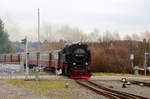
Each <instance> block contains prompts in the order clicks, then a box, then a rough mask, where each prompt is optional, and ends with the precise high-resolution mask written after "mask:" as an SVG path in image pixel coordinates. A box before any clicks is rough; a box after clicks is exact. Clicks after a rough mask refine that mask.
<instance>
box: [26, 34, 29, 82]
mask: <svg viewBox="0 0 150 99" xmlns="http://www.w3.org/2000/svg"><path fill="white" fill-rule="evenodd" d="M25 39H26V44H25V45H26V52H25V55H26V73H25V80H28V76H29V68H28V40H27V37H26V38H25Z"/></svg>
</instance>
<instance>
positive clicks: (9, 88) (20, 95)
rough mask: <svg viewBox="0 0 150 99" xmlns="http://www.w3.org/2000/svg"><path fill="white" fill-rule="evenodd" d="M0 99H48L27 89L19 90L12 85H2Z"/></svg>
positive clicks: (0, 84) (2, 83)
mask: <svg viewBox="0 0 150 99" xmlns="http://www.w3.org/2000/svg"><path fill="white" fill-rule="evenodd" d="M0 86H1V87H0V99H48V98H47V97H46V96H42V95H39V94H36V93H33V92H31V91H29V90H28V89H26V88H19V87H16V86H14V85H12V84H10V83H6V82H5V83H4V82H1V83H0Z"/></svg>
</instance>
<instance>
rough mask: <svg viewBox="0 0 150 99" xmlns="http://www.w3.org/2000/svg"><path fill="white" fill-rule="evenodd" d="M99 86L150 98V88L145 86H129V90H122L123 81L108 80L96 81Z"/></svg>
mask: <svg viewBox="0 0 150 99" xmlns="http://www.w3.org/2000/svg"><path fill="white" fill-rule="evenodd" d="M95 82H96V83H98V84H102V85H103V86H105V87H109V88H112V87H113V88H112V89H114V90H118V91H122V92H128V93H133V94H136V95H141V96H145V97H149V98H150V88H149V87H145V86H138V85H134V84H131V85H129V86H127V88H122V82H121V81H111V80H109V81H106V80H104V81H103V80H101V81H95Z"/></svg>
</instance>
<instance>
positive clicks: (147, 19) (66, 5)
mask: <svg viewBox="0 0 150 99" xmlns="http://www.w3.org/2000/svg"><path fill="white" fill-rule="evenodd" d="M37 8H40V12H41V26H42V25H44V24H51V25H69V26H72V27H78V28H80V29H82V30H83V31H84V32H90V31H92V30H93V29H94V28H98V29H99V30H100V31H101V32H103V31H105V30H109V31H112V32H113V31H118V32H120V33H122V34H123V33H141V32H143V31H145V30H149V27H150V13H149V9H150V0H0V17H1V18H2V20H3V21H4V23H5V26H6V29H7V30H8V32H9V33H10V39H11V40H20V39H22V38H23V37H24V36H25V35H29V36H30V39H34V37H35V36H36V35H35V34H36V28H37ZM36 39H37V38H36Z"/></svg>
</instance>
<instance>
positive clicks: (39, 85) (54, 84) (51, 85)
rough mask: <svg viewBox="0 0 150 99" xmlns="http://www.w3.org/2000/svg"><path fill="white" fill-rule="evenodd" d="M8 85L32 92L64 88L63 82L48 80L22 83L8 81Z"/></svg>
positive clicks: (22, 81)
mask: <svg viewBox="0 0 150 99" xmlns="http://www.w3.org/2000/svg"><path fill="white" fill-rule="evenodd" d="M9 82H10V83H12V84H14V85H16V86H19V87H23V88H28V89H30V90H32V91H34V92H43V91H45V90H50V89H61V88H64V87H65V84H66V82H65V81H48V80H40V81H34V80H32V81H24V80H10V81H9Z"/></svg>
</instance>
